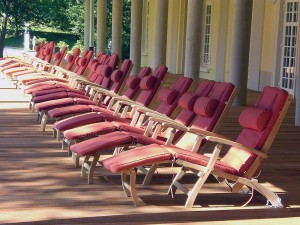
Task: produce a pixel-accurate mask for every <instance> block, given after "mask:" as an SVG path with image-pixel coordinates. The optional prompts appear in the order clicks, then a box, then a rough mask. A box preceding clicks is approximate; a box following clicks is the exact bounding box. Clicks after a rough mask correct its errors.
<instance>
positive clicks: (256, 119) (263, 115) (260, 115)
mask: <svg viewBox="0 0 300 225" xmlns="http://www.w3.org/2000/svg"><path fill="white" fill-rule="evenodd" d="M270 116H271V112H270V111H267V110H264V109H259V108H246V109H244V110H243V111H242V113H241V115H240V117H239V123H240V125H241V126H242V127H244V128H249V129H252V130H257V131H260V130H263V129H264V128H265V127H266V125H267V123H268V120H269V118H270Z"/></svg>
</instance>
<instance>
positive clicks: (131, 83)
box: [126, 75, 141, 89]
mask: <svg viewBox="0 0 300 225" xmlns="http://www.w3.org/2000/svg"><path fill="white" fill-rule="evenodd" d="M140 81H141V79H140V78H139V77H138V76H137V75H131V76H129V77H128V78H127V80H126V86H127V87H128V88H130V89H134V88H136V87H137V86H138V85H139V84H140Z"/></svg>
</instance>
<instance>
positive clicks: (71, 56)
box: [66, 54, 74, 63]
mask: <svg viewBox="0 0 300 225" xmlns="http://www.w3.org/2000/svg"><path fill="white" fill-rule="evenodd" d="M66 59H67V62H68V63H70V62H72V61H73V59H74V56H73V55H72V54H70V55H67V58H66Z"/></svg>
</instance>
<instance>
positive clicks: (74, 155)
mask: <svg viewBox="0 0 300 225" xmlns="http://www.w3.org/2000/svg"><path fill="white" fill-rule="evenodd" d="M72 160H73V162H74V164H75V167H76V168H79V166H80V162H79V161H80V156H79V155H77V154H76V153H74V152H72Z"/></svg>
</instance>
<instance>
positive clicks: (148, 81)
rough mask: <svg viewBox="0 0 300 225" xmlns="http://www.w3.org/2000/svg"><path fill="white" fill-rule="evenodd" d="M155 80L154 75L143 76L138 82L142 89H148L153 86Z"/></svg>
mask: <svg viewBox="0 0 300 225" xmlns="http://www.w3.org/2000/svg"><path fill="white" fill-rule="evenodd" d="M155 81H156V77H154V76H148V77H144V78H143V79H142V80H141V82H140V87H141V89H143V90H149V89H151V88H152V87H153V85H154V84H155Z"/></svg>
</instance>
